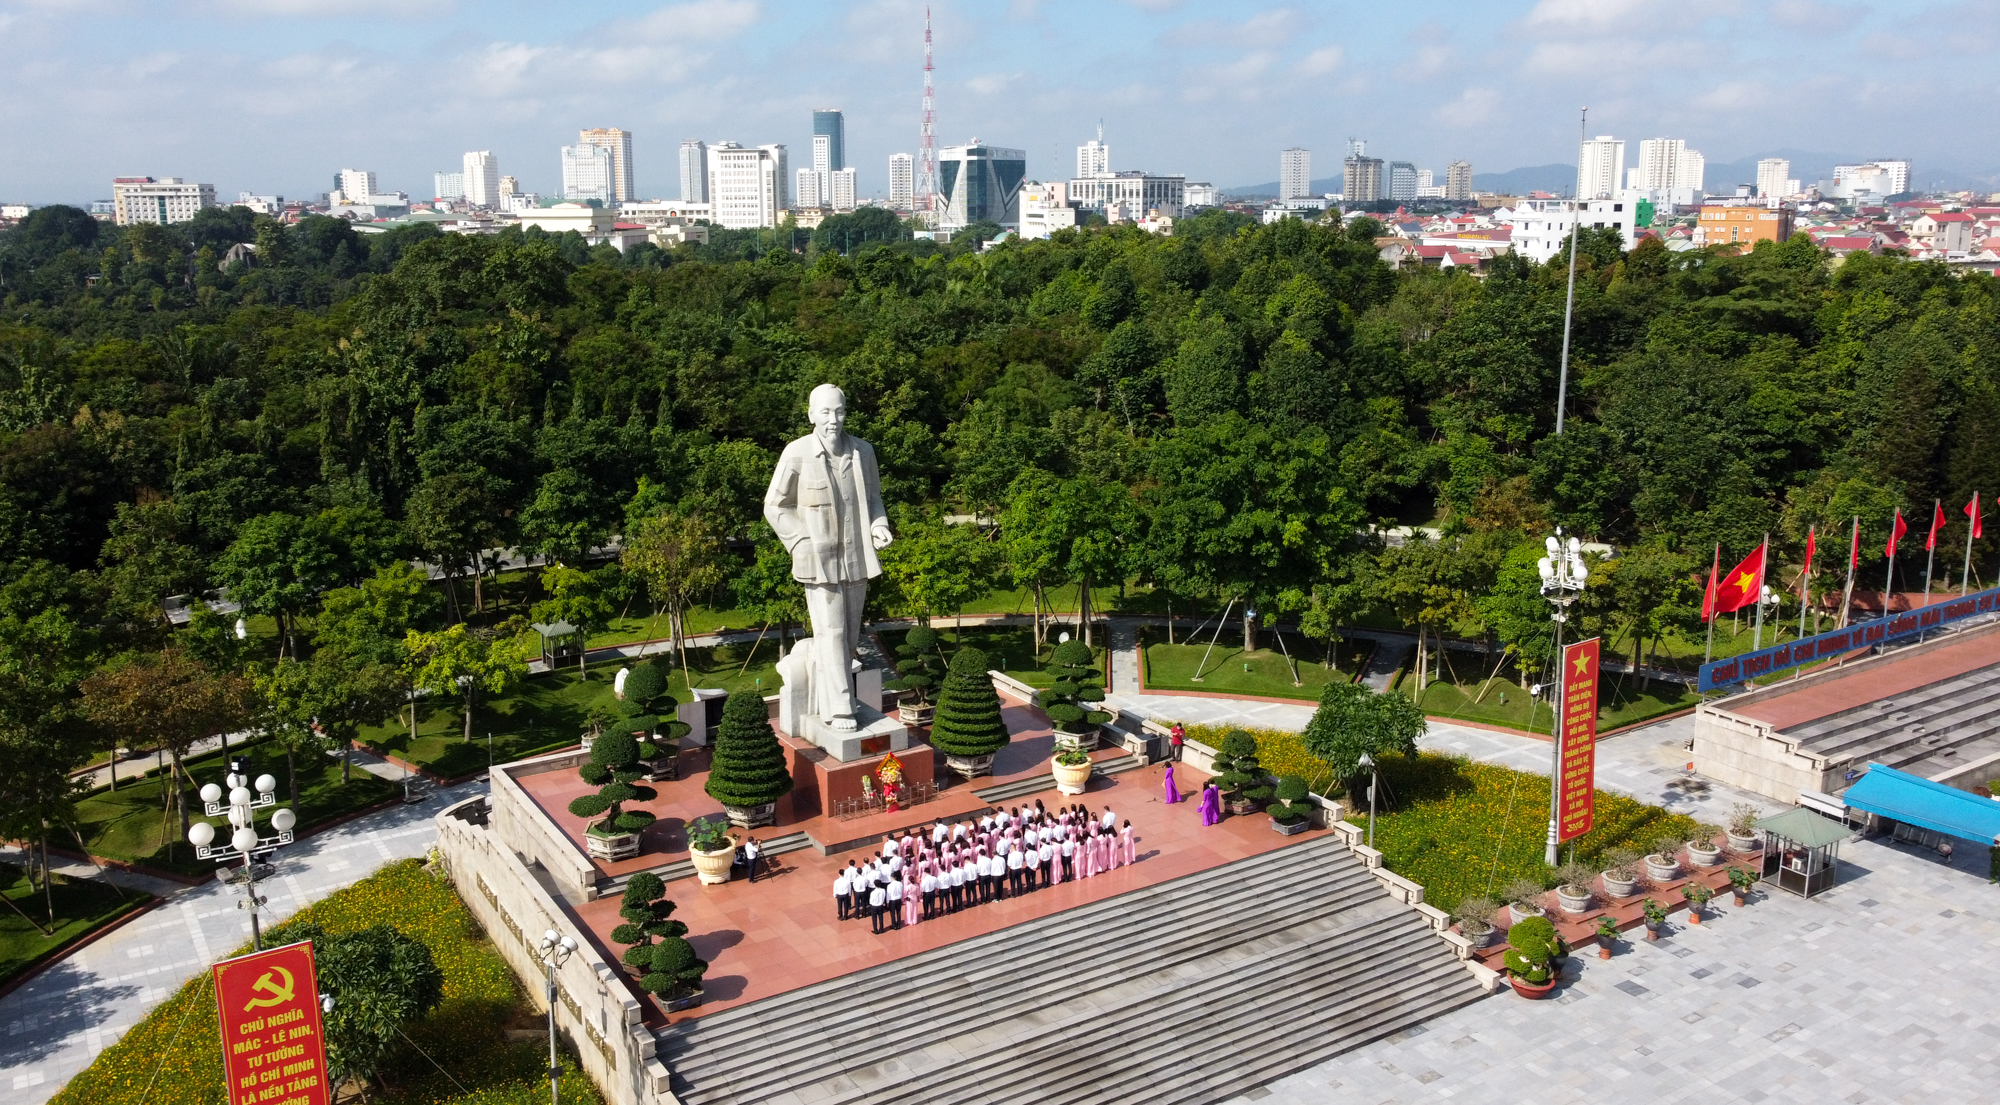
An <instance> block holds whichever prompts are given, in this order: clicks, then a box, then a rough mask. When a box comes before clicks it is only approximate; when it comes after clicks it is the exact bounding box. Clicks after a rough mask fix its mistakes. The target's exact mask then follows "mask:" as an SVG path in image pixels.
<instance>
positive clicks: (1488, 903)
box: [1452, 895, 1500, 948]
mask: <svg viewBox="0 0 2000 1105" xmlns="http://www.w3.org/2000/svg"><path fill="white" fill-rule="evenodd" d="M1499 912H1500V906H1499V904H1498V903H1496V902H1494V901H1493V899H1491V898H1488V897H1485V896H1483V895H1476V896H1474V897H1470V898H1465V899H1462V900H1461V901H1460V902H1459V903H1458V908H1457V909H1456V910H1453V911H1452V917H1453V919H1455V920H1456V921H1457V922H1458V931H1459V933H1460V934H1461V935H1463V936H1464V937H1465V938H1466V939H1468V940H1470V941H1472V946H1473V947H1474V948H1483V947H1486V946H1487V945H1488V944H1491V943H1493V933H1494V931H1495V930H1494V928H1493V918H1494V917H1495V916H1496V915H1498V914H1499Z"/></svg>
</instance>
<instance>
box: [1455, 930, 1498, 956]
mask: <svg viewBox="0 0 2000 1105" xmlns="http://www.w3.org/2000/svg"><path fill="white" fill-rule="evenodd" d="M1458 933H1459V935H1460V936H1463V937H1465V938H1466V939H1467V940H1470V941H1472V947H1473V949H1474V950H1478V949H1480V948H1490V947H1492V946H1493V942H1494V941H1496V940H1498V939H1499V938H1500V930H1499V929H1498V928H1496V927H1494V926H1492V925H1487V926H1486V927H1485V928H1483V929H1467V928H1466V927H1465V926H1464V925H1460V926H1458Z"/></svg>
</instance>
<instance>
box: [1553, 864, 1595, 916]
mask: <svg viewBox="0 0 2000 1105" xmlns="http://www.w3.org/2000/svg"><path fill="white" fill-rule="evenodd" d="M1596 881H1597V872H1596V871H1595V870H1593V869H1592V868H1591V866H1590V865H1589V864H1587V863H1578V862H1576V861H1575V860H1571V861H1570V862H1568V863H1565V864H1563V865H1562V866H1560V867H1558V868H1556V905H1558V906H1560V907H1562V911H1563V912H1564V913H1582V912H1583V911H1585V910H1587V909H1589V908H1590V884H1591V883H1593V882H1596Z"/></svg>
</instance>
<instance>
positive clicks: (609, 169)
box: [562, 142, 618, 207]
mask: <svg viewBox="0 0 2000 1105" xmlns="http://www.w3.org/2000/svg"><path fill="white" fill-rule="evenodd" d="M613 171H614V166H613V163H612V159H611V151H610V150H608V149H606V148H604V147H603V146H595V145H589V144H587V143H582V142H579V143H577V144H576V145H574V146H564V147H563V148H562V196H563V198H564V199H566V200H577V201H579V202H583V203H588V202H589V201H591V200H596V201H597V202H598V204H599V205H601V206H605V207H609V206H611V205H612V204H613V203H615V202H617V198H618V197H617V195H616V190H615V188H614V187H613V185H612V183H611V177H612V173H613Z"/></svg>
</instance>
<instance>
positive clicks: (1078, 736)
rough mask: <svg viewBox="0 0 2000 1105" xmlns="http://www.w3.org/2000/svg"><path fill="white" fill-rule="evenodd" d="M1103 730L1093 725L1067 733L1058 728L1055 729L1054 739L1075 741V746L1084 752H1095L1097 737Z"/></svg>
mask: <svg viewBox="0 0 2000 1105" xmlns="http://www.w3.org/2000/svg"><path fill="white" fill-rule="evenodd" d="M1103 732H1104V731H1103V730H1102V729H1101V728H1099V727H1098V726H1095V725H1093V726H1091V727H1090V728H1088V729H1085V730H1084V731H1083V732H1081V733H1069V732H1064V731H1063V730H1061V729H1058V730H1056V740H1058V741H1075V742H1076V746H1077V747H1078V748H1081V749H1083V750H1084V751H1085V752H1095V751H1096V750H1097V743H1098V738H1099V737H1100V736H1102V735H1103Z"/></svg>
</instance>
